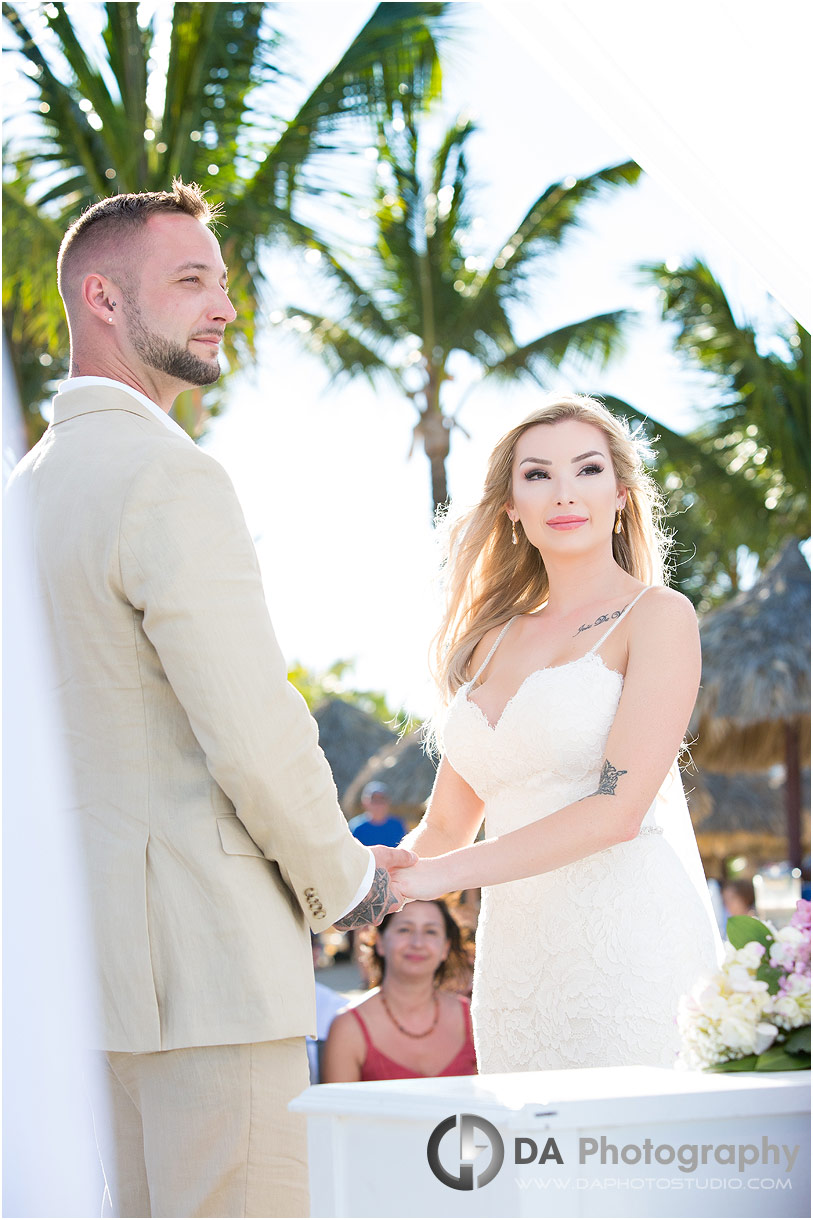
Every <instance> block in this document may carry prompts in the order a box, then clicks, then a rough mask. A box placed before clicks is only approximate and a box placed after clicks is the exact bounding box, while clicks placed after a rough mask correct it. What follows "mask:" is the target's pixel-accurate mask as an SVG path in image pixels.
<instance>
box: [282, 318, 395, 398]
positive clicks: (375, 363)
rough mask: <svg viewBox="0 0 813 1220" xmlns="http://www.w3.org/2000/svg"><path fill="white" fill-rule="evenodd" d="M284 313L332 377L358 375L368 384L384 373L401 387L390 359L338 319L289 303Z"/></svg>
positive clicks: (334, 379)
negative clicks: (334, 319) (335, 320)
mask: <svg viewBox="0 0 813 1220" xmlns="http://www.w3.org/2000/svg"><path fill="white" fill-rule="evenodd" d="M285 314H286V317H287V319H288V321H289V324H290V327H291V329H292V330H294V331H295V332H296V334H297V336H298V337H299V339H300V341H301V343H302V344H303V345H304V346H305V347H306V348H307V350H308V351H310V352H312V353H313V354H314V355H315V356H318V357H319V358H320V359H321V360H322V361H323V362H324V363H325V365H326V366H327V367H328V369H329V370H330V373H331V379H332V380H333V381H338V380H341V379H342V378H347V379H350V378H353V377H359V376H362V377H366V378H367V380H368V381H369V382H370V384H371V385H372V384H375V378H376V376H381V375H384V376H385V377H387V378H389V379H390V380H391V381H394V382H395V384H396V385H398V386H399V388H402V385H401V380H400V371H399V370H398V369H397V368H396V367H395V366H394V365H393V363H392V361H391V360H390V359H388V358H387V356H386V355H385V354H383V355H382V353H380V352H378V351H376V350H375V349H374V348H372V347H370V346H369V345H368V344H367V343H365V342H364V340H363V339H361V338H360V337H359V336H358V335H355V334H354V333H353V332H352V331H350V330H348V328H347V327H345V326H342V325H341V323H339V322H334V321H332V320H331V319H330V318H325V317H322V316H320V315H319V314H314V313H309V312H308V311H307V310H304V309H296V308H295V307H293V306H292V307H290V308H289V309H287V310H286V311H285Z"/></svg>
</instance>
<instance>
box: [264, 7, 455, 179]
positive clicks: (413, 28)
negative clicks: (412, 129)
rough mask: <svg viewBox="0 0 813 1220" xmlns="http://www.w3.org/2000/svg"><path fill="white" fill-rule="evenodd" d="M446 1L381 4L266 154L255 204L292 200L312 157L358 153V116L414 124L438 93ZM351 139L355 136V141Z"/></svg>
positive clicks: (379, 120)
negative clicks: (341, 140)
mask: <svg viewBox="0 0 813 1220" xmlns="http://www.w3.org/2000/svg"><path fill="white" fill-rule="evenodd" d="M448 8H449V5H448V4H447V3H424V2H420V3H413V4H402V3H387V4H379V5H378V6H377V7H376V9H375V11H374V12H373V14H372V16H371V17H370V19H369V20H368V21H367V23H366V24H365V25H364V27H363V28H362V29H361V30H360V31H359V33H358V34H357V36H356V37H355V38H354V39H353V42H352V43H351V44H350V46H349V47H348V49H347V51H346V52H345V53H344V55H343V56H342V58H341V59H340V60H339V62H338V63H337V64H336V66H335V67H334V68H333V69H331V71H330V72H328V73H327V75H326V76H325V77H323V78H322V80H321V81H320V82H319V84H318V85H317V86H316V88H315V89H314V90H313V92H312V93H311V94H310V96H309V97H308V98H307V99H306V100H305V102H304V103H303V104H302V106H301V107H300V108H299V110H298V112H297V114H296V115H295V116H294V117H293V119H292V120H291V121H290V122H289V123H288V124H287V125H286V127H285V129H284V131H283V132H282V134H281V135H280V137H279V139H278V140H277V141H276V143H275V144H274V146H273V148H270V149H269V150H268V155H267V156H266V158H265V160H264V162H263V164H262V165H261V166H260V167H259V169H258V170H257V172H256V174H255V175H254V177H253V178H252V180H251V182H250V184H249V186H248V187H247V194H249V195H250V196H251V197H252V198H254V199H260V198H265V197H268V198H273V199H276V200H277V202H283V201H285V200H290V198H291V194H292V192H293V190H294V187H295V186H296V185H297V182H298V180H299V171H300V170H301V168H302V166H303V165H304V163H305V161H306V160H308V159H309V158H310V157H311V156H312V155H313V154H314V153H318V152H319V151H325V150H327V151H333V152H335V150H336V136H337V133H338V132H339V131H340V130H341V131H343V132H344V133H345V134H346V137H347V138H346V140H345V145H344V146H345V148H346V150H352V149H356V150H358V148H359V142H358V139H357V131H358V127H357V123H358V120H359V119H360V118H364V119H372V120H373V121H374V122H379V123H380V122H383V121H384V120H386V119H387V118H391V117H392V116H393V115H394V114H396V113H397V114H399V115H405V116H406V117H407V118H408V119H409V118H411V117H412V116H413V115H414V114H415V113H416V112H417V111H418V110H420V109H422V108H423V107H425V106H427V105H428V104H429V103H430V102H431V101H432V100H433V99H434V98H436V97H437V96H438V95H439V92H440V85H441V69H440V59H439V56H438V49H437V42H438V37H439V35H440V32H441V30H442V28H443V21H444V19H445V14H446V10H447V9H448ZM354 136H355V138H354Z"/></svg>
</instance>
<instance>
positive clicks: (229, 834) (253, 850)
mask: <svg viewBox="0 0 813 1220" xmlns="http://www.w3.org/2000/svg"><path fill="white" fill-rule="evenodd" d="M217 829H218V830H219V832H220V846H221V847H222V848H223V850H224V852H226V854H227V855H229V856H259V857H260V859H261V860H264V859H265V856H264V855H263V853H262V852H261V851H260V849H259V847H258V846H257V844H256V843H255V842H254V840H253V839H252V837H251V835H250V834H249V833H248V831H247V830H246V828H245V826H244V825H243V823H242V822H241V821H240V819H239V818H234V817H228V818H218V819H217Z"/></svg>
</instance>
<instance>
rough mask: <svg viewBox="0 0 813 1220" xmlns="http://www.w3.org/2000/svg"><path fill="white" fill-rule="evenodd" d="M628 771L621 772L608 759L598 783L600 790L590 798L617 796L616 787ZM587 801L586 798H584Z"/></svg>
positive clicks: (592, 793) (591, 794) (605, 761)
mask: <svg viewBox="0 0 813 1220" xmlns="http://www.w3.org/2000/svg"><path fill="white" fill-rule="evenodd" d="M626 774H627V773H626V771H621V770H620V769H619V768H618V767H614V766H613V764H612V763H611V762H610V760H609V759H608V758H605V759H604V766H603V767H602V768H601V775H600V777H599V781H598V788H596V790H595V792H591V793H590V796H615V789H616V785H617V784H618V781H619V779H620V778H621V776H622V775H626ZM584 799H585V800H586V799H587V798H586V797H585V798H584Z"/></svg>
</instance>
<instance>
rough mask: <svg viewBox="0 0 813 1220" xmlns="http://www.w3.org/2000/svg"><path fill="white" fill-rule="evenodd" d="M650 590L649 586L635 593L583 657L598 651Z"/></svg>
mask: <svg viewBox="0 0 813 1220" xmlns="http://www.w3.org/2000/svg"><path fill="white" fill-rule="evenodd" d="M651 588H652V586H651V585H646V586H645V587H644V588H643V589H641V591H640V593H636V595H635V597H633V599H632V601H631V602H630V604H629V605H628V606H625V607H624V609H623V610H622V611H621V613H620V614H619V616H618V618H617V619H616V620H615V622H614V623H613V624H612V625H611V626H610V627H608V628H607V630H606V631H605V632H604V635H603V636H602V637H601V639H600V640H599V641H598V643H596V644H594V645H593V647H592V648H591V649H589V650H588V652H587V653H586V654H585V655H587V656H589V655H590V653H591V652H597V651H598V650H599V648H601V645H602V644H603V643H604V641H605V640H606V639H607V636H608V635H612V633H613V632H614V631H615V629H616V627H617V626H618V624H619V623H620V622H621V620H622V618H626V616H627V615H628V614H629V612H630V610H631V609H632V607H633V606H634V605H635V603H636V602H637V601H639V600H640V599H641V598H642V597H643V596H644V594H645V593H648V592H649V590H650V589H651Z"/></svg>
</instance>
